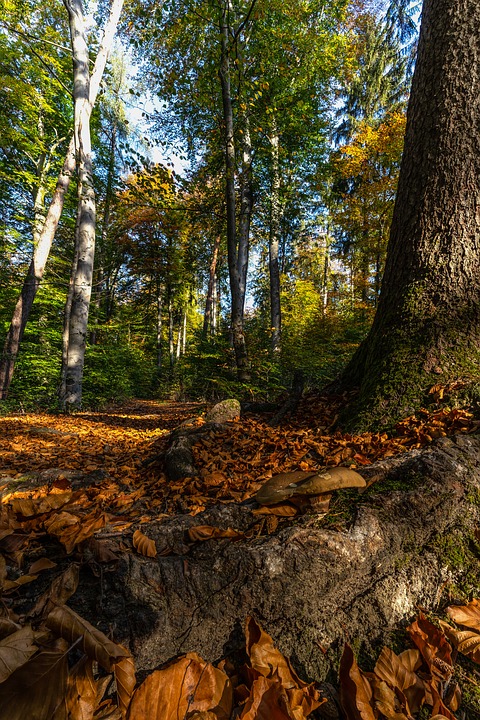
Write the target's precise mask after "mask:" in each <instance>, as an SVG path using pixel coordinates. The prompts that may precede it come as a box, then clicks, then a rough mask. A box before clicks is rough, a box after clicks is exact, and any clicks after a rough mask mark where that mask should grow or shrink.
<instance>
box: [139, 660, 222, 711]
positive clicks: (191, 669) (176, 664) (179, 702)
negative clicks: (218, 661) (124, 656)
mask: <svg viewBox="0 0 480 720" xmlns="http://www.w3.org/2000/svg"><path fill="white" fill-rule="evenodd" d="M232 704H233V691H232V686H231V683H230V680H229V679H228V677H227V676H226V675H225V673H223V672H222V671H221V670H218V669H217V668H215V667H214V666H213V665H210V664H209V663H206V662H205V661H204V660H202V659H201V658H200V657H199V656H198V655H197V654H196V653H188V655H184V656H183V657H181V658H179V659H178V660H174V661H173V662H172V663H169V664H168V665H167V666H165V667H164V668H162V669H160V670H155V671H154V672H153V673H152V674H151V675H149V676H148V677H147V679H146V680H145V681H144V682H143V683H142V685H140V687H139V688H137V690H136V691H135V694H134V695H133V698H132V701H131V704H130V708H129V710H128V715H127V717H128V720H145V718H148V720H178V718H184V717H185V716H186V714H187V713H189V712H194V711H198V712H209V711H212V712H214V713H215V715H216V717H217V719H218V720H228V718H230V714H231V711H232Z"/></svg>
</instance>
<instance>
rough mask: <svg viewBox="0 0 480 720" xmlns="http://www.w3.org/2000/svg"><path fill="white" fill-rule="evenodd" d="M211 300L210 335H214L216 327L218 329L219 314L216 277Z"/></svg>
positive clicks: (218, 291) (218, 294) (217, 281)
mask: <svg viewBox="0 0 480 720" xmlns="http://www.w3.org/2000/svg"><path fill="white" fill-rule="evenodd" d="M212 300H213V302H212V335H216V334H217V329H218V315H219V310H218V306H219V303H220V290H219V280H218V278H217V277H215V282H214V284H213V295H212Z"/></svg>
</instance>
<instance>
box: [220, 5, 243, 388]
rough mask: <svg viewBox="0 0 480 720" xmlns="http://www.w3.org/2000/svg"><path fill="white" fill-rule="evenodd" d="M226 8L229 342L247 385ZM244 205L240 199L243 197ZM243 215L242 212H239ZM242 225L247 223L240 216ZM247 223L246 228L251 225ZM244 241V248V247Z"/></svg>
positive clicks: (223, 76) (223, 68) (223, 73)
mask: <svg viewBox="0 0 480 720" xmlns="http://www.w3.org/2000/svg"><path fill="white" fill-rule="evenodd" d="M228 16H229V7H228V3H227V2H225V4H224V5H223V7H222V11H221V15H220V23H219V25H220V41H221V58H220V69H219V77H220V83H221V88H222V107H223V123H224V140H225V202H226V210H227V254H228V272H229V277H230V291H231V318H232V319H231V325H232V340H233V347H234V350H235V360H236V364H237V373H238V379H239V380H241V381H247V380H249V378H250V373H249V368H248V354H247V345H246V342H245V334H244V331H243V313H244V305H245V285H246V277H247V266H248V239H249V238H248V232H247V234H245V232H243V233H240V232H238V237H237V216H236V196H235V165H236V156H235V129H234V122H233V104H232V92H231V79H230V57H229V52H230V39H229V31H230V27H229V24H228ZM242 201H243V197H242ZM242 212H243V208H242ZM243 218H244V221H245V219H246V216H245V214H243ZM249 218H250V216H249V215H248V216H247V219H248V228H247V230H248V231H249V225H250V220H249ZM245 241H246V242H247V245H245Z"/></svg>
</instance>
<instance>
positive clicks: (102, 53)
mask: <svg viewBox="0 0 480 720" xmlns="http://www.w3.org/2000/svg"><path fill="white" fill-rule="evenodd" d="M122 6H123V0H113V2H112V6H111V9H110V14H109V18H108V21H107V23H106V25H105V29H104V32H103V38H102V41H101V44H100V48H99V51H98V54H97V58H96V60H95V65H94V68H93V71H92V76H91V79H90V83H89V97H88V104H89V105H90V112H91V109H92V108H93V105H94V104H95V100H96V98H97V94H98V90H99V87H100V82H101V79H102V76H103V73H104V70H105V65H106V62H107V59H108V55H109V53H110V50H111V48H112V45H113V38H114V36H115V32H116V28H117V25H118V21H119V18H120V14H121V11H122ZM75 165H76V153H75V136H74V135H73V134H72V136H71V139H70V142H69V145H68V149H67V152H66V155H65V159H64V162H63V166H62V169H61V171H60V174H59V176H58V180H57V184H56V187H55V190H54V192H53V195H52V197H51V200H50V204H49V206H48V210H47V211H46V212H45V220H44V222H43V224H42V226H41V229H40V228H38V230H37V232H38V234H37V236H36V243H35V245H34V249H33V256H32V260H31V263H30V266H29V269H28V273H27V275H26V278H25V280H24V283H23V286H22V289H21V292H20V295H19V297H18V300H17V302H16V305H15V308H14V311H13V315H12V320H11V323H10V328H9V330H8V333H7V336H6V339H5V343H4V347H3V351H2V356H1V359H0V400H4V399H5V398H6V397H7V395H8V390H9V387H10V383H11V380H12V377H13V372H14V368H15V362H16V359H17V355H18V351H19V348H20V343H21V340H22V337H23V333H24V331H25V327H26V324H27V322H28V318H29V315H30V311H31V309H32V305H33V302H34V300H35V297H36V294H37V291H38V288H39V287H40V283H41V282H42V279H43V276H44V273H45V267H46V264H47V260H48V256H49V254H50V250H51V247H52V242H53V238H54V237H55V232H56V230H57V227H58V223H59V221H60V216H61V214H62V210H63V205H64V201H65V195H66V193H67V190H68V188H69V186H70V181H71V178H72V176H73V174H74V172H75Z"/></svg>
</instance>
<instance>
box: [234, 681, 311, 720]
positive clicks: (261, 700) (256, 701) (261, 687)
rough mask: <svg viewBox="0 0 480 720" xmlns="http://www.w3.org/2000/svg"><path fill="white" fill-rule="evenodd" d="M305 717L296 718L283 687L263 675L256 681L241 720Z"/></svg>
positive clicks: (301, 719)
mask: <svg viewBox="0 0 480 720" xmlns="http://www.w3.org/2000/svg"><path fill="white" fill-rule="evenodd" d="M304 718H305V715H304V714H303V713H302V714H299V713H297V715H296V716H295V715H294V714H293V713H292V710H291V709H290V706H289V702H288V698H287V693H286V690H285V688H284V687H283V685H282V684H281V683H279V682H277V681H275V680H270V679H268V678H266V677H263V676H262V675H261V676H260V677H259V678H258V679H257V680H255V681H254V683H253V685H252V689H251V692H250V696H249V698H248V700H247V701H246V703H245V705H244V707H243V710H242V714H241V715H240V720H304Z"/></svg>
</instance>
